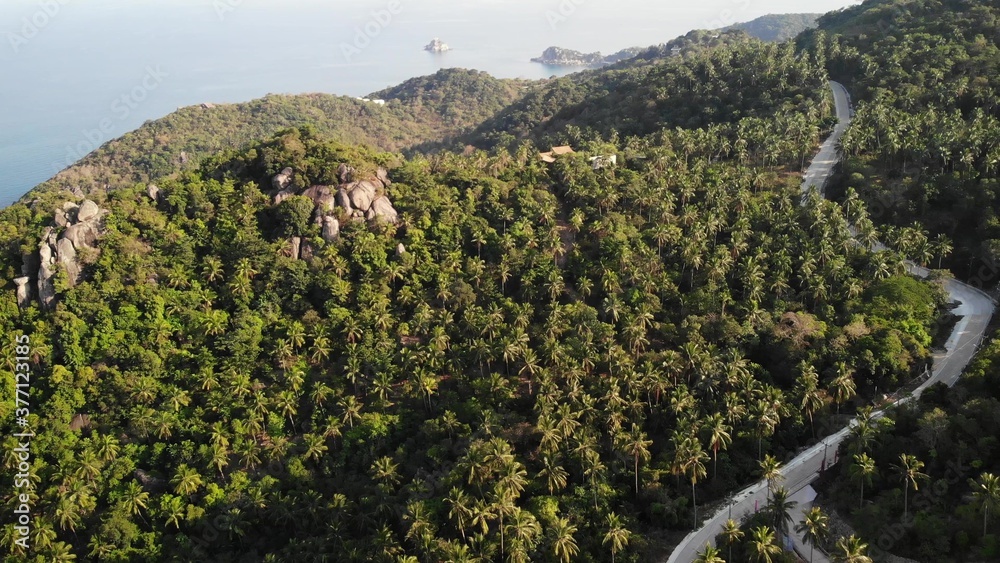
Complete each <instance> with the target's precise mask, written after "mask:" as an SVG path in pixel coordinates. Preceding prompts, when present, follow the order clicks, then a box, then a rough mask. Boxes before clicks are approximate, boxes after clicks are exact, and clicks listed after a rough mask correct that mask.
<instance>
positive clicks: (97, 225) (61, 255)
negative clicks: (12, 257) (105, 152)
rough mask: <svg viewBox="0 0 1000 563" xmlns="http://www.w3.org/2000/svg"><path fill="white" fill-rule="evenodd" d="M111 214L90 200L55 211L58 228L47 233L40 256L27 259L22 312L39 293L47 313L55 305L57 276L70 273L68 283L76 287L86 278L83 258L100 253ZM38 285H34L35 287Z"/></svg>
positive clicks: (19, 290) (20, 290)
mask: <svg viewBox="0 0 1000 563" xmlns="http://www.w3.org/2000/svg"><path fill="white" fill-rule="evenodd" d="M106 214H107V210H104V209H101V208H100V207H99V206H98V205H97V204H96V203H94V202H93V201H91V200H89V199H85V200H83V202H82V203H80V204H76V203H73V202H66V203H64V204H63V205H62V207H60V208H58V209H56V211H55V217H54V221H55V225H54V226H51V227H48V228H46V229H45V233H44V234H43V235H42V238H41V240H40V241H39V245H38V253H37V254H31V255H29V256H25V257H24V263H23V265H22V266H21V277H18V278H16V279H15V280H14V283H15V284H16V285H17V303H18V306H20V307H21V308H26V307H29V306H30V305H31V302H32V299H33V298H34V296H35V291H34V290H36V289H37V295H38V301H39V303H40V304H41V306H42V308H44V309H51V308H52V306H53V305H54V303H55V297H56V289H55V275H56V273H57V272H58V271H59V269H60V268H62V269H63V270H65V271H66V277H67V282H68V283H69V285H70V286H71V287H72V286H75V285H76V284H77V283H79V282H80V279H81V278H82V275H83V265H82V264H81V262H80V255H81V254H82V253H85V252H97V239H98V238H99V237H100V236H101V234H102V232H103V219H104V216H105V215H106ZM32 282H34V284H32Z"/></svg>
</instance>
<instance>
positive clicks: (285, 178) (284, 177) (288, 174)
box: [271, 168, 295, 192]
mask: <svg viewBox="0 0 1000 563" xmlns="http://www.w3.org/2000/svg"><path fill="white" fill-rule="evenodd" d="M294 175H295V171H294V170H292V169H291V168H285V169H284V170H282V171H281V172H280V173H279V174H278V175H277V176H275V177H274V179H273V180H271V185H272V186H274V189H276V190H278V191H279V192H281V191H284V190H287V189H288V186H290V185H291V184H292V176H294Z"/></svg>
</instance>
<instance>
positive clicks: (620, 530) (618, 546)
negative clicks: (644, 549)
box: [602, 512, 632, 563]
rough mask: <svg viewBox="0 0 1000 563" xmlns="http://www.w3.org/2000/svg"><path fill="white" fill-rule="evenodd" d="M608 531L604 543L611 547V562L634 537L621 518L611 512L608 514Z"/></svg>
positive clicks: (613, 562)
mask: <svg viewBox="0 0 1000 563" xmlns="http://www.w3.org/2000/svg"><path fill="white" fill-rule="evenodd" d="M607 521H608V531H607V533H605V534H604V541H603V542H602V543H603V544H604V545H607V546H609V547H610V549H611V563H615V556H616V555H617V554H618V553H619V552H620V551H622V550H623V549H625V548H626V547H628V542H629V540H630V539H631V538H632V532H630V531H628V529H626V528H625V526H623V525H622V522H621V518H619V517H618V515H617V514H615V513H614V512H611V513H609V514H608V518H607Z"/></svg>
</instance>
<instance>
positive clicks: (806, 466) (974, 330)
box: [667, 81, 995, 563]
mask: <svg viewBox="0 0 1000 563" xmlns="http://www.w3.org/2000/svg"><path fill="white" fill-rule="evenodd" d="M830 86H831V88H832V90H833V96H834V100H835V102H836V106H837V119H838V124H837V126H836V127H835V128H834V130H833V133H832V134H831V135H830V136H829V137H828V138H827V139H826V141H825V142H824V143H823V145H822V146H821V148H820V151H819V153H818V154H817V155H816V158H815V159H813V162H812V164H810V166H809V169H808V170H807V171H806V174H805V177H804V179H803V183H802V191H803V193H806V192H808V191H809V190H810V189H812V188H813V187H815V188H817V189H819V190H820V192H821V193H822V192H823V191H824V188H825V186H826V183H827V181H829V179H830V177H831V176H832V175H833V171H834V168H835V167H836V165H837V163H838V162H839V161H840V155H839V152H838V146H839V143H840V138H841V137H842V136H843V134H844V131H846V130H847V128H848V126H850V124H851V117H852V115H851V113H852V110H851V103H850V95H849V94H848V93H847V89H846V88H844V86H843V85H841V84H839V83H837V82H832V81H831V82H830ZM909 269H910V272H911V273H913V274H915V275H919V276H921V277H926V276H927V275H928V274H929V272H928V271H927V270H926V269H924V268H920V267H918V266H915V265H912V264H911V265H910V266H909ZM945 290H946V291H947V292H948V295H949V296H950V297H951V300H952V301H955V302H959V303H960V305H959V307H958V308H957V309H956V310H955V311H954V313H955V314H956V315H958V316H960V317H961V318H960V319H959V321H958V323H957V324H956V325H955V328H954V330H953V331H952V335H951V338H949V340H948V342H947V344H946V345H945V350H946V351H945V352H943V353H940V354H935V355H934V370H933V372H932V374H931V377H930V378H928V380H927V381H925V382H924V383H923V384H922V385H921V386H920V387H918V388H917V389H916V390H915V391H914V392H913V393H912V394H911V395H909V396H907V397H905V398H903V399H901V400H900V401H899V403H905V402H908V401H911V400H913V399H915V398H917V397H919V396H920V394H921V393H923V392H924V390H926V389H927V388H928V387H930V386H931V385H933V384H935V383H938V382H943V383H945V384H947V385H949V386H951V385H954V384H955V383H956V382H957V381H958V379H959V377H961V375H962V372H963V371H964V370H965V367H966V366H967V365H968V364H969V362H970V361H971V360H972V357H973V356H974V355H975V353H976V350H977V349H978V348H979V344H980V343H981V342H982V339H983V335H984V334H985V333H986V328H987V326H988V325H989V323H990V319H991V318H992V317H993V312H994V309H995V303H994V302H993V300H992V299H991V298H990V297H989V296H988V295H987V294H986V293H984V292H982V291H980V290H978V289H976V288H974V287H972V286H970V285H967V284H964V283H962V282H960V281H957V280H954V279H949V280H947V281H946V282H945ZM883 414H884V411H879V412H877V413H876V415H875V416H882V415H883ZM856 423H857V419H854V420H852V421H851V422H850V424H849V425H848V426H847V427H845V428H844V429H842V430H840V431H839V432H837V433H835V434H833V435H831V436H827V437H826V438H825V439H823V440H822V441H821V442H820V443H818V444H816V445H814V446H812V447H811V448H809V449H807V450H805V451H803V452H802V453H800V454H799V455H798V456H796V458H795V459H793V460H792V461H790V462H789V463H788V464H786V465H785V467H784V469H783V470H782V476H783V477H784V482H783V486H785V487H786V488H788V490H789V491H790V492H791V493H793V494H794V493H796V492H798V491H800V490H802V489H804V488H805V487H807V486H808V485H810V484H811V483H812V482H813V481H815V480H816V479H817V478H818V477H819V473H820V471H821V470H822V469H824V468H827V467H830V466H831V465H833V464H835V463H836V462H837V461H839V460H838V459H836V452H837V450H838V448H839V447H840V444H841V443H842V442H843V441H844V439H845V438H847V436H848V434H849V433H850V429H851V428H852V427H853V426H854V425H855V424H856ZM766 503H767V492H766V483H765V482H763V481H761V482H758V483H754V484H753V485H750V486H749V487H747V488H745V489H743V490H742V491H740V492H738V493H736V494H735V495H734V496H733V497H731V499H730V503H729V506H728V507H726V508H723V509H721V510H719V511H718V512H716V513H715V514H713V515H712V517H711V518H710V519H708V520H706V521H704V523H703V525H702V527H701V528H699V529H698V530H695V531H693V532H691V533H690V534H688V535H687V537H685V538H684V541H682V542H681V543H680V544H679V545H678V546H677V547H676V548H674V551H673V553H671V554H670V557H669V558H668V559H667V563H690V562H692V561H694V560H695V559H696V558H697V557H698V552H699V551H701V550H703V549H704V548H705V544H706V543H711V544H714V543H715V537H716V536H717V535H719V534H720V533H721V532H722V526H723V524H725V522H726V520H728V519H729V518H730V517H732V518H734V519H736V520H737V521H739V520H740V518H742V517H743V516H744V515H747V514H752V513H753V512H754V511H755V510H756V509H757V508H763V507H764V506H765V504H766ZM800 547H801V546H800Z"/></svg>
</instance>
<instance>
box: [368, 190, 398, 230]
mask: <svg viewBox="0 0 1000 563" xmlns="http://www.w3.org/2000/svg"><path fill="white" fill-rule="evenodd" d="M371 211H372V212H373V215H374V217H373V219H375V221H377V222H383V223H396V222H397V221H398V220H399V213H397V212H396V208H395V207H393V206H392V202H391V201H389V198H387V197H385V196H381V197H379V198H378V199H376V200H375V201H374V202H373V203H372V208H371Z"/></svg>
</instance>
